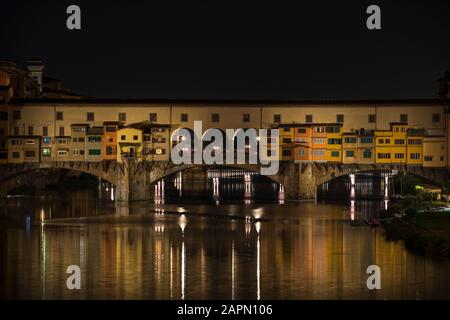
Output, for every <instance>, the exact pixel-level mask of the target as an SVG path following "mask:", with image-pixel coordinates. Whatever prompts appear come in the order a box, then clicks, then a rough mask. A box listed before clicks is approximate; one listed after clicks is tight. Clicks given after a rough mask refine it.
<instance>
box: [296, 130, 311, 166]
mask: <svg viewBox="0 0 450 320" xmlns="http://www.w3.org/2000/svg"><path fill="white" fill-rule="evenodd" d="M312 132H313V128H312V125H310V124H301V125H298V126H297V127H296V128H294V145H295V147H294V161H296V162H308V161H312V159H313V155H312Z"/></svg>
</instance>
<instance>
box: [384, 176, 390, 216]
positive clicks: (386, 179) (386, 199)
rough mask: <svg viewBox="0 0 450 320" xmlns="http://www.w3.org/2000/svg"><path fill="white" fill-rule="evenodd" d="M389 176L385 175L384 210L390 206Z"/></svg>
mask: <svg viewBox="0 0 450 320" xmlns="http://www.w3.org/2000/svg"><path fill="white" fill-rule="evenodd" d="M388 186H389V176H387V175H386V176H385V177H384V210H387V208H388V202H389V189H388Z"/></svg>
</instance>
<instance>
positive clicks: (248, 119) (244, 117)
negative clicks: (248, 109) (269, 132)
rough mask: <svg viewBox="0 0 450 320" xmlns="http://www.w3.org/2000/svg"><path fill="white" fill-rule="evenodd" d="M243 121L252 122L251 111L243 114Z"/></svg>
mask: <svg viewBox="0 0 450 320" xmlns="http://www.w3.org/2000/svg"><path fill="white" fill-rule="evenodd" d="M242 122H250V113H244V114H243V115H242Z"/></svg>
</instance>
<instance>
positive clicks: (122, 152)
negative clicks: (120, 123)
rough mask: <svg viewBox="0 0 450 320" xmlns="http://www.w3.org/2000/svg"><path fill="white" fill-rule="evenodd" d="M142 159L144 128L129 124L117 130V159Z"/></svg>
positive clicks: (120, 160)
mask: <svg viewBox="0 0 450 320" xmlns="http://www.w3.org/2000/svg"><path fill="white" fill-rule="evenodd" d="M124 159H134V160H136V161H140V160H142V129H140V128H135V127H133V126H128V127H125V128H121V129H119V130H118V131H117V161H118V162H122V161H123V160H124Z"/></svg>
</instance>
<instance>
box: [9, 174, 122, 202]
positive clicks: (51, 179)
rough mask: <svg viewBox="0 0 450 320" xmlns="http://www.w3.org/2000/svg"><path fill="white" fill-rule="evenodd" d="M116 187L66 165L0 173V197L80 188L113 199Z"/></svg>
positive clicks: (77, 189)
mask: <svg viewBox="0 0 450 320" xmlns="http://www.w3.org/2000/svg"><path fill="white" fill-rule="evenodd" d="M115 189H116V186H115V184H114V183H113V182H112V181H109V180H105V179H104V178H101V177H98V176H96V175H93V174H90V173H87V172H84V171H81V170H72V169H68V168H34V169H29V170H24V171H20V172H16V173H13V174H11V175H8V176H4V177H3V178H2V180H1V187H0V197H2V198H5V197H6V198H14V197H23V196H47V195H51V194H55V193H64V194H65V195H68V194H73V193H75V192H76V191H80V190H82V191H84V192H87V193H90V194H92V195H95V197H96V198H97V199H102V200H115Z"/></svg>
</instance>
